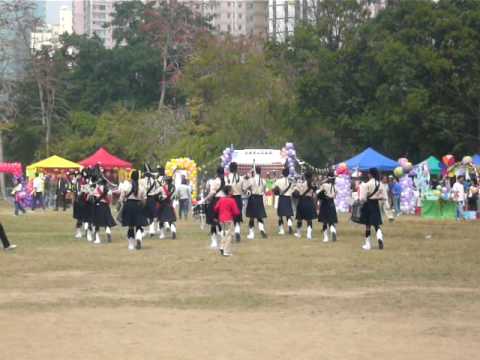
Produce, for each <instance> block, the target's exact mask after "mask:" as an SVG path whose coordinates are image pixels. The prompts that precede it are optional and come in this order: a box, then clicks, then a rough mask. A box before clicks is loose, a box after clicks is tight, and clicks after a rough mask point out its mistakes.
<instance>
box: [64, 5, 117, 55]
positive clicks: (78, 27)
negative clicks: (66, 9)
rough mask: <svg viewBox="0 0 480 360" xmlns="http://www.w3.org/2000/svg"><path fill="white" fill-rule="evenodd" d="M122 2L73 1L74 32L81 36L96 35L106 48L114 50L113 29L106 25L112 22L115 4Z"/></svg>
mask: <svg viewBox="0 0 480 360" xmlns="http://www.w3.org/2000/svg"><path fill="white" fill-rule="evenodd" d="M118 1H121V0H73V3H72V5H73V7H72V12H73V32H74V33H76V34H79V35H87V36H93V35H94V34H96V35H97V36H98V37H99V38H100V39H102V40H103V43H104V44H105V47H107V48H112V47H113V45H114V43H113V38H112V29H111V28H105V24H107V23H109V22H110V21H111V20H112V16H111V15H112V13H113V12H114V9H115V8H114V4H115V3H116V2H118Z"/></svg>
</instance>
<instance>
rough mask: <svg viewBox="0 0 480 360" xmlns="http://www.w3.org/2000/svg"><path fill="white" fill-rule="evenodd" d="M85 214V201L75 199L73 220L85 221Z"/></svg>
mask: <svg viewBox="0 0 480 360" xmlns="http://www.w3.org/2000/svg"><path fill="white" fill-rule="evenodd" d="M84 212H85V206H84V204H83V200H81V199H77V198H75V200H74V201H73V218H74V219H76V220H78V221H83V219H84V218H85V215H84Z"/></svg>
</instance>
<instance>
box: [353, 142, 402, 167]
mask: <svg viewBox="0 0 480 360" xmlns="http://www.w3.org/2000/svg"><path fill="white" fill-rule="evenodd" d="M345 163H346V164H347V166H348V168H349V169H352V170H353V169H358V170H360V171H366V170H368V169H370V168H377V169H378V170H380V171H393V170H394V169H395V168H396V167H397V166H399V165H398V162H396V161H395V160H392V159H390V158H388V157H386V156H384V155H382V154H380V153H379V152H377V151H375V150H373V149H372V148H370V147H369V148H367V149H366V150H364V151H363V152H361V153H360V154H358V155H356V156H354V157H352V158H351V159H349V160H347V161H345Z"/></svg>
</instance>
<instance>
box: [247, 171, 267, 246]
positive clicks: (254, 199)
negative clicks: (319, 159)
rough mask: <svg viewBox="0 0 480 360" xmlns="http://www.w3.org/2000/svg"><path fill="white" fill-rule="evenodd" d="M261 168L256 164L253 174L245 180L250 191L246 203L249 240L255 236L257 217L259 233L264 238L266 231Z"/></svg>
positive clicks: (263, 185) (263, 183) (263, 184)
mask: <svg viewBox="0 0 480 360" xmlns="http://www.w3.org/2000/svg"><path fill="white" fill-rule="evenodd" d="M261 171H262V169H261V168H260V167H259V166H257V167H256V168H255V175H254V176H252V177H251V178H250V179H248V181H247V189H248V190H249V191H250V197H249V198H248V203H247V217H248V218H249V221H248V229H249V230H248V236H247V238H248V239H249V240H253V239H254V238H255V219H257V223H258V229H259V230H260V234H261V235H262V237H263V238H264V239H265V238H266V237H267V233H266V232H265V225H264V223H263V219H265V218H266V217H267V213H266V211H265V205H264V203H263V194H264V193H265V181H264V180H263V179H262V177H261Z"/></svg>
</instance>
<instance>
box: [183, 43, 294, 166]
mask: <svg viewBox="0 0 480 360" xmlns="http://www.w3.org/2000/svg"><path fill="white" fill-rule="evenodd" d="M179 85H180V88H181V89H183V91H184V92H185V95H186V97H187V99H188V104H187V106H188V109H189V114H190V118H189V121H188V122H187V123H186V125H185V126H184V127H183V131H182V137H180V139H179V141H178V142H177V146H176V147H175V149H176V151H177V152H178V153H180V151H184V153H185V154H186V155H188V156H193V157H194V158H195V159H197V160H199V161H200V162H205V161H208V160H211V159H212V157H214V156H216V155H214V154H219V153H220V152H221V150H222V149H223V148H225V146H227V145H230V144H235V146H237V147H240V148H241V147H264V146H266V147H270V146H274V147H281V145H282V143H285V141H286V140H287V139H288V135H289V133H288V131H287V130H286V125H287V121H288V120H290V119H289V115H290V112H289V104H290V103H291V101H292V96H291V93H290V92H289V89H288V86H287V84H286V82H284V80H283V79H282V78H281V77H279V76H276V75H275V73H274V72H273V71H272V69H271V68H270V65H269V63H268V62H267V60H266V58H265V53H264V51H263V49H262V48H261V47H260V46H259V44H258V43H256V42H254V41H252V40H249V39H243V40H238V39H234V38H230V37H225V38H218V37H210V36H206V37H204V38H203V39H202V41H200V43H199V44H198V47H197V52H196V53H195V56H194V57H193V58H192V59H191V61H190V62H189V63H188V65H187V66H186V68H185V70H184V76H183V78H182V80H181V82H180V83H179Z"/></svg>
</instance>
